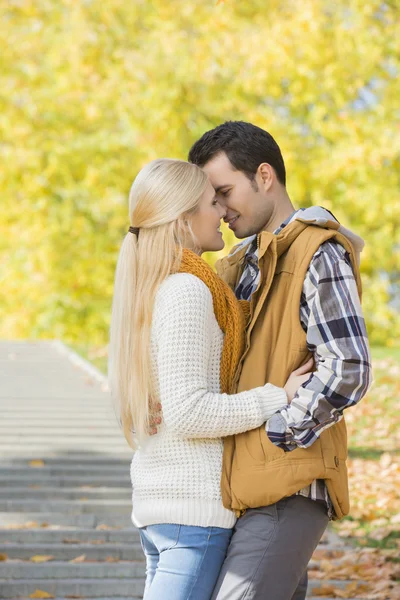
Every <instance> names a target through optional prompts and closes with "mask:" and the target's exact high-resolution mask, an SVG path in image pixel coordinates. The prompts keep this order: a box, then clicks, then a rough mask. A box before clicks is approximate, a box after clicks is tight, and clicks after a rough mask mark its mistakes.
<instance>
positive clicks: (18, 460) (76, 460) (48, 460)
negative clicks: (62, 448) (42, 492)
mask: <svg viewBox="0 0 400 600" xmlns="http://www.w3.org/2000/svg"><path fill="white" fill-rule="evenodd" d="M132 455H133V452H132ZM34 458H40V459H41V460H43V462H44V463H45V466H54V467H59V466H67V467H68V466H73V465H75V464H78V465H81V466H83V465H97V466H99V465H100V466H104V467H112V466H117V467H123V466H125V465H128V468H129V464H130V457H129V456H127V454H126V453H124V454H121V456H119V457H118V456H114V457H113V456H108V455H107V456H104V455H99V454H90V453H87V454H75V453H74V452H73V451H71V453H70V454H67V455H65V456H59V455H57V454H54V455H49V454H47V455H45V456H40V457H30V458H26V456H25V457H18V456H17V457H14V458H9V457H2V458H0V466H4V467H12V466H14V465H16V466H25V467H27V466H29V462H30V461H31V460H32V459H34Z"/></svg>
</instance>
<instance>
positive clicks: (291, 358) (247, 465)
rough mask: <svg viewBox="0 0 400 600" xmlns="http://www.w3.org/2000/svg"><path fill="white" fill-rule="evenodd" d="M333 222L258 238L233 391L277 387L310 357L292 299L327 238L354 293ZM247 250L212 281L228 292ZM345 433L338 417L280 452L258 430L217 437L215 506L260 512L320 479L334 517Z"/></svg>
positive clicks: (342, 509) (298, 225)
mask: <svg viewBox="0 0 400 600" xmlns="http://www.w3.org/2000/svg"><path fill="white" fill-rule="evenodd" d="M338 228H339V224H338V223H336V222H334V221H332V222H331V221H328V222H327V223H326V224H324V226H323V227H322V226H318V225H310V224H309V223H305V222H302V221H301V220H296V221H294V222H293V223H291V224H289V225H287V226H286V227H285V228H284V229H283V230H282V232H281V233H280V234H279V235H274V234H272V233H269V232H263V233H261V235H260V236H259V240H258V248H259V267H260V285H259V287H258V289H257V291H256V292H255V293H254V294H253V296H252V299H251V304H250V311H251V317H250V324H249V327H248V331H247V338H246V349H245V352H244V354H243V357H242V360H241V363H240V364H239V369H238V373H237V377H236V382H237V391H238V392H241V391H244V390H249V389H251V388H254V387H257V386H262V385H264V384H265V383H267V382H270V383H273V384H274V385H277V386H280V387H282V386H283V385H284V384H285V383H286V381H287V379H288V376H289V375H290V373H291V372H292V371H293V370H294V369H297V368H298V367H300V366H301V365H303V364H304V363H305V362H306V361H307V360H308V359H309V358H310V356H311V354H310V352H309V351H308V349H307V343H306V333H305V332H304V330H303V328H302V326H301V323H300V298H301V293H302V289H303V283H304V279H305V277H306V273H307V269H308V267H309V265H310V262H311V260H312V257H313V255H314V254H315V252H316V251H317V250H318V248H319V246H321V244H323V243H324V242H326V241H328V240H335V241H336V242H338V243H340V244H342V245H343V246H344V248H345V249H346V250H347V252H348V253H349V255H350V258H351V261H352V265H353V269H354V273H355V278H356V282H357V287H358V290H359V294H360V296H361V280H360V273H359V268H358V264H357V259H356V255H355V252H354V249H353V247H352V245H351V244H350V242H349V241H348V240H347V238H346V237H344V236H343V235H342V234H340V233H338V231H337V230H338ZM246 249H247V247H244V248H242V249H240V250H237V251H236V252H235V253H233V254H231V255H229V256H228V257H226V258H224V259H222V260H220V261H219V262H218V263H217V265H216V266H217V271H218V273H219V275H220V276H221V277H222V278H223V279H224V280H225V281H226V282H227V283H228V284H229V285H230V286H231V287H232V288H234V287H235V286H236V285H237V284H238V282H239V279H240V276H241V274H242V271H243V258H244V254H245V252H246ZM346 458H347V435H346V425H345V422H344V419H342V420H341V421H339V422H338V423H337V424H335V425H333V426H331V427H329V428H328V429H326V430H325V431H324V432H323V433H322V434H321V436H320V438H319V439H318V440H317V441H315V442H314V443H313V444H312V445H311V446H310V447H309V448H296V449H295V450H293V451H291V452H285V451H284V450H282V449H281V448H278V447H277V446H275V445H274V444H272V443H271V442H270V441H269V439H268V437H267V434H266V432H265V426H264V425H263V426H261V427H260V428H258V429H253V430H251V431H247V432H245V433H241V434H239V435H235V436H230V437H228V438H226V439H225V443H224V458H223V472H222V479H221V490H222V498H223V503H224V506H225V507H226V508H231V509H233V510H235V511H236V512H237V513H239V512H241V511H243V510H245V509H247V508H256V507H260V506H268V505H270V504H274V503H275V502H278V500H280V499H282V498H284V497H286V496H291V495H292V494H294V493H296V492H297V491H299V490H300V489H301V488H303V487H305V486H307V485H309V484H310V483H311V482H312V481H314V480H315V479H325V483H326V485H327V488H328V492H329V495H330V498H331V500H332V503H333V506H334V509H335V513H336V517H337V518H341V517H343V516H345V515H346V514H347V513H348V512H349V493H348V482H347V467H346Z"/></svg>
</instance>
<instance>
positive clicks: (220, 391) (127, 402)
mask: <svg viewBox="0 0 400 600" xmlns="http://www.w3.org/2000/svg"><path fill="white" fill-rule="evenodd" d="M129 216H130V222H131V227H130V228H129V232H128V234H127V235H126V237H125V239H124V241H123V244H122V248H121V252H120V256H119V260H118V265H117V270H116V277H115V295H114V301H113V313H112V323H111V340H110V362H109V377H110V384H111V389H112V393H113V396H114V398H115V399H116V400H117V402H118V404H119V410H120V415H121V422H122V425H123V430H124V433H125V436H126V438H127V440H128V441H129V443H130V444H131V445H132V447H134V448H136V452H135V455H134V458H133V461H132V466H131V479H132V486H133V496H132V499H133V511H132V520H133V523H134V524H135V525H136V526H137V527H139V529H140V536H141V542H142V547H143V550H144V553H145V556H146V562H147V579H146V588H145V595H144V598H145V600H188V599H190V600H208V599H209V598H210V597H211V594H212V591H213V588H214V585H215V583H216V580H217V577H218V574H219V571H220V568H221V566H222V563H223V561H224V557H225V553H226V550H227V547H228V544H229V540H230V537H231V533H232V528H233V526H234V524H235V520H236V518H235V515H234V513H233V512H231V511H230V510H228V509H226V508H224V506H223V504H222V500H221V493H220V477H221V468H222V450H223V441H222V438H223V437H224V436H228V435H232V434H235V433H240V432H242V431H247V430H249V429H253V428H256V427H259V426H261V425H262V424H263V423H264V422H265V421H266V420H267V419H268V418H269V417H270V416H271V415H272V414H273V413H275V412H276V411H277V410H278V409H279V408H280V407H282V406H284V405H286V404H287V403H288V401H290V400H291V398H293V396H294V394H295V391H296V390H297V388H298V387H300V385H301V384H302V383H303V382H304V381H306V380H307V379H308V377H309V375H308V374H304V371H305V370H307V369H304V368H303V371H298V372H295V373H294V374H293V375H292V376H291V377H290V379H289V381H288V384H287V386H286V387H285V389H281V388H277V387H275V386H273V385H271V384H266V385H265V386H263V387H260V388H256V389H253V390H250V391H247V392H242V393H240V394H234V393H233V392H234V389H233V380H234V374H235V371H236V369H237V366H238V363H239V359H240V355H241V353H242V350H243V346H244V313H243V308H242V307H241V305H240V304H239V302H238V301H237V300H236V298H235V296H234V294H233V292H232V291H231V290H230V289H229V288H228V287H227V286H226V284H224V283H223V282H222V280H220V279H219V278H218V277H217V275H216V274H215V273H214V271H213V270H212V269H211V268H210V267H209V266H208V265H207V263H206V262H205V261H204V260H203V259H202V258H201V254H202V253H203V252H205V251H216V250H221V249H222V248H223V246H224V242H223V239H222V235H221V232H220V224H221V219H222V218H223V217H224V210H223V209H222V207H221V206H220V205H219V204H218V203H217V201H216V198H215V191H214V189H213V188H212V186H211V184H210V183H209V181H208V178H207V176H206V175H205V174H204V172H203V171H202V170H201V169H199V168H198V167H197V166H195V165H192V164H189V163H187V162H184V161H180V160H172V159H159V160H155V161H153V162H151V163H150V164H148V165H147V166H145V167H144V168H143V169H142V171H141V172H140V173H139V175H138V176H137V178H136V179H135V181H134V183H133V185H132V189H131V192H130V197H129ZM310 366H311V365H310V364H308V365H306V367H307V368H308V369H309V368H310ZM155 423H157V424H158V426H157V433H156V434H155V435H150V433H151V430H152V428H153V426H154V424H155Z"/></svg>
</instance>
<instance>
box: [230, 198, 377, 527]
mask: <svg viewBox="0 0 400 600" xmlns="http://www.w3.org/2000/svg"><path fill="white" fill-rule="evenodd" d="M300 210H301V211H302V210H304V209H300ZM299 212H300V211H296V212H295V213H294V214H293V215H291V217H289V219H287V220H286V221H285V223H283V224H282V225H281V226H280V227H279V228H278V229H277V230H276V231H275V232H274V233H275V234H278V233H279V232H280V231H281V230H282V229H283V228H284V227H285V226H286V225H287V224H288V223H291V222H292V221H293V220H295V219H296V217H297V216H298V214H299ZM259 278H260V273H259V269H258V255H257V240H256V239H254V240H253V242H252V243H250V245H249V248H248V250H247V253H246V258H245V268H244V271H243V273H242V276H241V278H240V281H239V284H238V286H237V288H236V296H237V297H238V298H239V299H244V300H249V299H250V297H251V295H252V294H253V293H254V292H255V290H256V289H257V287H258V284H259ZM299 311H300V322H301V325H302V327H303V329H304V331H305V332H306V335H307V346H308V348H309V350H310V351H311V352H313V354H314V360H315V362H316V371H315V372H314V373H313V374H312V376H311V377H310V379H309V380H308V381H307V382H306V383H305V384H303V385H302V386H301V388H300V389H299V391H298V392H297V394H296V396H295V398H294V399H293V400H292V402H291V404H289V405H287V406H285V407H283V408H281V409H280V410H279V411H278V412H277V413H276V414H275V415H273V416H272V417H271V418H270V419H269V420H268V421H267V423H266V432H267V435H268V437H269V439H270V440H271V442H272V443H274V444H276V445H277V446H279V447H280V448H283V449H284V450H285V451H291V450H294V449H295V448H297V447H301V448H307V447H308V446H311V444H312V443H313V442H314V441H315V440H316V439H317V438H318V437H319V436H320V435H321V433H322V432H323V431H324V430H325V429H327V428H328V427H331V426H332V425H333V424H334V423H336V422H338V421H339V420H340V419H341V418H342V417H343V411H344V409H345V408H348V407H350V406H354V405H355V404H356V403H357V402H358V401H359V400H361V398H362V397H363V396H364V395H365V393H366V391H367V389H368V387H369V385H370V383H371V361H370V354H369V346H368V340H367V333H366V328H365V323H364V319H363V315H362V310H361V305H360V301H359V296H358V291H357V285H356V282H355V278H354V274H353V269H352V267H351V263H350V258H349V256H348V254H347V253H346V251H345V249H344V248H343V246H341V245H340V244H337V243H336V242H325V243H324V244H322V245H321V246H320V248H319V249H318V251H317V252H316V253H315V254H314V256H313V259H312V261H311V263H310V266H309V268H308V271H307V275H306V278H305V280H304V284H303V290H302V295H301V303H300V307H299ZM297 494H299V495H302V496H305V497H307V498H311V499H312V500H317V501H322V502H324V503H325V504H326V505H327V509H328V514H329V516H330V517H332V516H333V510H332V503H331V501H330V498H329V494H328V491H327V488H326V485H325V482H324V481H323V480H316V481H314V482H313V483H312V484H311V485H309V486H307V487H305V488H303V489H302V490H299V492H297Z"/></svg>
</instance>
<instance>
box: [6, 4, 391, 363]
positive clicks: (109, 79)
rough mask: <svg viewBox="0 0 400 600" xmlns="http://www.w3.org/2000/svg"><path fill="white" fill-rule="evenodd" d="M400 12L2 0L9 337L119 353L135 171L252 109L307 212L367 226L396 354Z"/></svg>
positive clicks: (380, 7)
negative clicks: (115, 320)
mask: <svg viewBox="0 0 400 600" xmlns="http://www.w3.org/2000/svg"><path fill="white" fill-rule="evenodd" d="M399 16H400V8H399V2H398V1H397V0H392V1H388V0H385V1H382V0H367V1H366V0H335V2H332V1H331V0H302V2H298V1H294V0H279V1H278V0H269V1H268V2H266V1H265V0H251V1H248V2H239V1H237V0H226V1H225V2H216V0H171V1H169V2H165V0H152V1H145V0H131V1H129V0H128V1H127V0H101V1H100V0H41V1H40V2H37V1H34V0H8V1H7V2H2V3H1V4H0V19H1V22H0V44H1V48H2V65H1V75H0V156H1V170H0V189H1V196H0V198H1V214H0V228H1V230H0V231H1V235H0V252H1V265H2V269H1V271H2V273H1V278H2V293H1V296H0V337H1V338H7V339H20V338H24V339H27V338H29V339H35V338H59V339H61V340H63V341H64V342H66V343H68V344H70V345H72V346H73V347H75V348H77V349H78V350H79V351H80V352H82V353H84V354H85V355H86V356H89V358H91V359H92V360H95V361H100V363H101V364H103V363H104V358H105V353H106V345H107V338H108V327H109V320H110V307H111V299H112V291H113V276H114V268H115V263H116V258H117V254H118V249H119V245H120V242H121V240H122V237H123V236H124V234H125V232H126V230H127V227H128V225H129V220H128V211H127V194H128V190H129V187H130V185H131V182H132V180H133V179H134V177H135V175H136V174H137V172H138V170H139V169H140V168H141V167H142V165H143V164H144V163H146V162H147V161H149V160H151V159H153V158H156V157H178V158H186V157H187V153H188V150H189V148H190V146H191V144H192V143H193V142H194V141H195V140H196V139H197V138H198V137H199V136H201V135H202V133H204V131H206V130H208V129H211V128H213V127H214V126H216V125H217V124H219V123H221V122H223V121H225V120H228V119H240V120H246V121H251V122H252V123H255V124H257V125H258V126H260V127H263V128H264V129H266V130H268V131H269V132H270V133H272V135H273V136H274V137H275V138H276V140H277V141H278V143H279V145H280V146H281V149H282V152H283V156H284V159H285V161H286V166H287V172H288V191H289V195H290V197H291V198H292V200H293V202H294V204H295V205H296V207H300V206H310V205H322V206H325V207H326V208H328V209H329V210H331V211H332V212H333V213H334V214H335V215H336V217H337V218H338V219H339V220H340V221H341V222H343V223H344V224H345V225H346V226H349V227H351V228H352V229H354V230H355V231H356V232H357V233H359V234H360V235H361V236H363V237H364V238H365V240H366V249H365V251H364V253H363V256H362V274H363V281H364V290H365V292H364V310H365V314H366V318H367V321H368V329H369V334H370V338H371V342H372V344H373V345H374V346H375V347H380V348H382V347H388V348H391V354H393V355H394V354H395V353H396V346H397V347H400V313H399V309H400V295H399V283H400V274H399V272H400V230H399V225H400V198H399V187H400V135H399V133H400V129H399V123H400V119H399V117H400V111H399V98H400V84H399V67H400V56H399V46H398V40H399V39H400V25H399V23H400V19H399ZM225 239H226V242H227V244H226V251H228V250H229V248H230V247H231V246H232V244H233V243H234V239H233V236H232V234H231V233H230V232H229V231H226V237H225ZM211 260H212V259H211ZM379 352H380V351H379ZM100 363H99V364H100Z"/></svg>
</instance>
